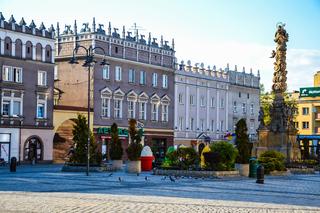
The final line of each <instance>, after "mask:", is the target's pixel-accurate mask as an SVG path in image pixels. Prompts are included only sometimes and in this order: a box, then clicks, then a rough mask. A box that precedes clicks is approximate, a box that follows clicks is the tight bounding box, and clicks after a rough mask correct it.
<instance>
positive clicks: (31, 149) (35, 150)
mask: <svg viewBox="0 0 320 213" xmlns="http://www.w3.org/2000/svg"><path fill="white" fill-rule="evenodd" d="M24 160H25V161H33V160H34V161H35V162H37V161H40V160H43V145H42V142H41V140H40V138H39V137H38V136H31V137H29V138H28V139H27V140H26V142H25V144H24Z"/></svg>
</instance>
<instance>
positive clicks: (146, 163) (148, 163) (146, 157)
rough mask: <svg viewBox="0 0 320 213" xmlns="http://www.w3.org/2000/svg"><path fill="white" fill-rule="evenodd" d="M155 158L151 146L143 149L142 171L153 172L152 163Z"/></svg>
mask: <svg viewBox="0 0 320 213" xmlns="http://www.w3.org/2000/svg"><path fill="white" fill-rule="evenodd" d="M153 159H154V157H153V154H152V151H151V149H150V147H149V146H145V147H143V149H142V151H141V157H140V160H141V170H142V171H151V170H152V161H153Z"/></svg>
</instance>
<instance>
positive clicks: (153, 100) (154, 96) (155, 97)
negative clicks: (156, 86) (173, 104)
mask: <svg viewBox="0 0 320 213" xmlns="http://www.w3.org/2000/svg"><path fill="white" fill-rule="evenodd" d="M159 102H160V97H159V96H158V95H157V94H153V95H152V96H151V103H159Z"/></svg>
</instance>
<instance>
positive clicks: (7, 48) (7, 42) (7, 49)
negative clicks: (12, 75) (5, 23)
mask: <svg viewBox="0 0 320 213" xmlns="http://www.w3.org/2000/svg"><path fill="white" fill-rule="evenodd" d="M11 53H12V40H11V38H9V37H6V38H5V39H4V55H7V56H11Z"/></svg>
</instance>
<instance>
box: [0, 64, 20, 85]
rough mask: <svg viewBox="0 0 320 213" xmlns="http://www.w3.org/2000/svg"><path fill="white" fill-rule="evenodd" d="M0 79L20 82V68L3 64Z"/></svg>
mask: <svg viewBox="0 0 320 213" xmlns="http://www.w3.org/2000/svg"><path fill="white" fill-rule="evenodd" d="M2 80H3V81H12V82H16V83H22V68H19V67H10V66H3V69H2Z"/></svg>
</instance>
